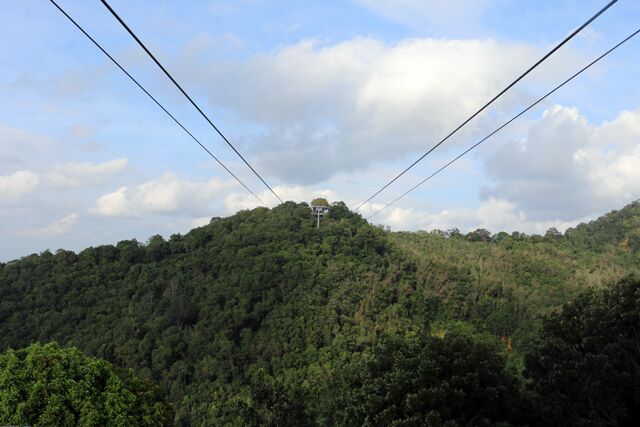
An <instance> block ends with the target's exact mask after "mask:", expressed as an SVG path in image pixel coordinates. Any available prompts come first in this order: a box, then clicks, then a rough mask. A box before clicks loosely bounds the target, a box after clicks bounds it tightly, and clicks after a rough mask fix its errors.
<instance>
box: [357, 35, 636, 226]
mask: <svg viewBox="0 0 640 427" xmlns="http://www.w3.org/2000/svg"><path fill="white" fill-rule="evenodd" d="M638 33H640V29H637V30H636V31H634V32H633V33H631V34H630V35H629V36H627V37H626V38H625V39H623V40H622V41H621V42H619V43H618V44H616V45H615V46H613V47H612V48H611V49H609V50H608V51H606V52H605V53H603V54H602V55H600V56H599V57H597V58H596V59H594V60H593V61H592V62H590V63H589V64H587V65H586V66H585V67H583V68H582V69H580V71H578V72H577V73H575V74H573V75H572V76H571V77H569V78H568V79H566V80H565V81H563V82H562V83H560V84H559V85H558V86H556V87H555V88H553V89H552V90H551V91H549V92H547V94H546V95H544V96H542V97H541V98H539V99H538V100H537V101H536V102H534V103H533V104H531V105H529V106H528V107H527V108H525V109H524V110H522V111H521V112H519V113H518V114H516V115H515V116H513V117H512V118H511V119H510V120H508V121H507V122H505V123H504V124H502V125H501V126H500V127H498V128H497V129H496V130H494V131H493V132H491V133H490V134H489V135H487V136H485V137H484V138H482V139H481V140H480V141H478V142H476V143H475V144H473V145H472V146H471V147H469V148H467V149H466V150H465V151H463V152H462V153H461V154H459V155H458V156H457V157H455V158H454V159H453V160H451V161H450V162H449V163H447V164H445V165H444V166H442V167H441V168H440V169H438V170H437V171H435V172H434V173H432V174H431V175H429V176H428V177H426V178H425V179H423V180H422V181H420V182H419V183H417V184H416V185H414V186H413V187H411V188H410V189H409V190H408V191H406V192H404V193H403V194H402V195H400V196H399V197H397V198H396V199H394V200H393V201H392V202H390V203H387V204H386V205H384V206H383V207H382V208H381V209H379V210H378V211H376V212H374V213H373V214H371V215H369V216H368V217H367V219H371V218H373V217H374V216H376V215H378V214H379V213H380V212H382V211H383V210H385V209H386V208H388V207H389V206H391V205H393V204H394V203H396V202H397V201H398V200H400V199H402V198H403V197H404V196H406V195H407V194H409V193H411V192H412V191H413V190H415V189H416V188H418V187H420V186H421V185H422V184H424V183H425V182H427V181H428V180H430V179H431V178H433V177H434V176H436V175H437V174H439V173H440V172H442V171H443V170H445V169H446V168H448V167H449V166H450V165H451V164H453V163H454V162H456V161H457V160H458V159H460V158H461V157H462V156H464V155H466V154H467V153H468V152H469V151H471V150H473V149H474V148H476V147H477V146H479V145H480V144H482V143H483V142H485V141H486V140H487V139H489V138H491V137H492V136H493V135H495V134H496V133H498V132H499V131H500V130H502V129H503V128H505V127H506V126H507V125H509V124H510V123H511V122H513V121H514V120H516V119H517V118H519V117H520V116H522V115H523V114H525V113H526V112H527V111H529V110H531V109H532V108H533V107H535V106H536V105H538V104H539V103H541V102H542V101H544V100H545V99H546V98H548V97H549V96H550V95H552V94H553V93H555V92H556V91H557V90H558V89H560V88H561V87H563V86H564V85H566V84H567V83H569V82H570V81H571V80H573V79H575V78H576V77H578V76H579V75H580V74H582V73H583V72H584V71H586V70H587V69H589V68H591V66H593V65H595V64H596V63H597V62H599V61H600V60H601V59H603V58H604V57H605V56H607V55H609V54H610V53H611V52H613V51H614V50H616V49H617V48H619V47H620V46H622V45H623V44H624V43H626V42H627V41H629V40H630V39H631V38H633V37H634V36H636V35H637V34H638Z"/></svg>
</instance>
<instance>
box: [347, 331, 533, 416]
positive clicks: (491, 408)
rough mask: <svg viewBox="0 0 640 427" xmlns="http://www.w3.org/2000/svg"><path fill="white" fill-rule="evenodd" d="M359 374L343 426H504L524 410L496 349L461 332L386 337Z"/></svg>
mask: <svg viewBox="0 0 640 427" xmlns="http://www.w3.org/2000/svg"><path fill="white" fill-rule="evenodd" d="M356 372H357V373H356V374H355V376H354V377H353V379H352V380H351V385H350V388H351V390H349V391H347V397H346V399H345V400H346V402H345V405H346V408H345V410H344V419H343V420H342V421H343V423H344V424H345V425H366V426H377V425H397V426H401V425H402V426H419V425H434V426H441V425H442V426H444V425H446V426H457V425H497V424H498V425H499V424H500V423H503V422H508V421H513V420H515V419H516V418H517V414H516V412H517V411H518V409H519V408H520V407H521V400H520V397H519V385H518V381H517V379H516V377H515V375H514V374H513V373H512V372H510V371H509V370H508V369H507V368H506V362H505V358H504V356H503V355H501V354H500V353H499V352H498V350H497V347H496V346H495V344H493V343H490V342H488V341H485V340H481V339H478V338H472V337H471V336H469V335H465V334H462V333H450V334H445V335H444V337H442V338H439V337H434V336H429V335H424V336H420V337H397V336H389V337H384V338H382V339H381V340H380V342H379V343H378V344H377V345H376V346H375V347H374V349H373V351H372V354H371V356H370V358H369V359H368V360H365V361H364V362H363V363H361V364H360V366H359V367H358V368H357V369H356Z"/></svg>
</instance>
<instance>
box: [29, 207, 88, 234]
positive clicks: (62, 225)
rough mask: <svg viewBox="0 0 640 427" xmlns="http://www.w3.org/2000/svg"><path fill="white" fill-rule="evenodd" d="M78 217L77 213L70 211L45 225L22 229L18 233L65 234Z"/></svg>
mask: <svg viewBox="0 0 640 427" xmlns="http://www.w3.org/2000/svg"><path fill="white" fill-rule="evenodd" d="M79 217H80V216H79V215H78V214H77V213H72V214H70V215H67V216H65V217H64V218H61V219H59V220H57V221H55V222H53V223H51V224H49V225H47V226H44V227H39V228H29V229H26V230H22V231H20V234H22V235H25V236H58V235H62V234H66V233H68V232H69V231H70V230H71V228H72V227H73V226H74V225H75V224H76V222H78V218H79Z"/></svg>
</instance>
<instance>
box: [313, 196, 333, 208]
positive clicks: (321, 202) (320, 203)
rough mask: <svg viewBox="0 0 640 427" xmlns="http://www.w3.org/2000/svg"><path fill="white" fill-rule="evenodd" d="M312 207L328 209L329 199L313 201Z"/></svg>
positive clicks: (319, 198)
mask: <svg viewBox="0 0 640 427" xmlns="http://www.w3.org/2000/svg"><path fill="white" fill-rule="evenodd" d="M311 206H326V207H329V202H328V201H327V199H324V198H322V197H318V198H316V199H313V200H312V201H311Z"/></svg>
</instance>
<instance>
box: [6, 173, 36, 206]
mask: <svg viewBox="0 0 640 427" xmlns="http://www.w3.org/2000/svg"><path fill="white" fill-rule="evenodd" d="M39 182H40V178H39V177H38V175H37V174H36V173H34V172H32V171H30V170H22V171H17V172H14V173H12V174H11V175H0V202H2V203H15V202H18V201H19V200H21V199H22V198H23V197H24V196H25V195H26V194H27V193H29V192H31V191H33V190H34V189H35V188H36V186H37V185H38V183H39Z"/></svg>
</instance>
